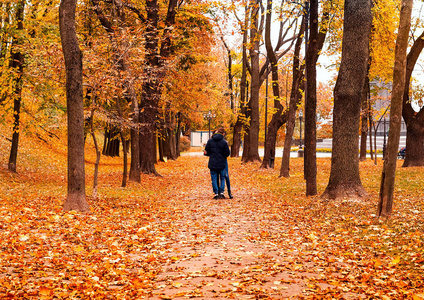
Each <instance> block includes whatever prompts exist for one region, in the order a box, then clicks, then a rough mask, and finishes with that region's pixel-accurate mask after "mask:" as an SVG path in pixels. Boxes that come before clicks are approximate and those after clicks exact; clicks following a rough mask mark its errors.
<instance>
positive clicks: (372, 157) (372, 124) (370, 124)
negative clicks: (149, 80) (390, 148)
mask: <svg viewBox="0 0 424 300" xmlns="http://www.w3.org/2000/svg"><path fill="white" fill-rule="evenodd" d="M369 100H370V99H368V123H369V128H370V155H371V160H372V159H374V151H373V149H374V148H373V146H372V129H373V127H374V121H373V116H372V111H371V110H372V108H371V101H369Z"/></svg>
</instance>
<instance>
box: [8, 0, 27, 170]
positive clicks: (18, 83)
mask: <svg viewBox="0 0 424 300" xmlns="http://www.w3.org/2000/svg"><path fill="white" fill-rule="evenodd" d="M24 8H25V1H19V2H18V4H17V7H16V21H17V27H16V28H17V30H18V32H21V33H22V31H23V29H24V25H23V20H24ZM21 40H22V37H20V36H19V34H18V33H16V34H15V35H14V36H13V39H12V47H11V52H12V53H11V64H10V65H11V67H12V69H13V70H15V71H16V73H17V74H16V75H15V79H14V88H13V99H14V100H13V118H14V122H13V135H12V147H11V149H10V156H9V165H8V168H9V170H10V171H12V172H16V163H17V157H18V145H19V131H20V130H19V117H20V114H21V100H22V73H23V70H24V55H23V54H22V53H21V51H20V50H18V49H19V44H20V41H21Z"/></svg>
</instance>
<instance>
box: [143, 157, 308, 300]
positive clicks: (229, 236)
mask: <svg viewBox="0 0 424 300" xmlns="http://www.w3.org/2000/svg"><path fill="white" fill-rule="evenodd" d="M199 161H201V160H199ZM241 175H242V174H239V175H238V176H241ZM238 176H237V174H235V176H234V175H233V176H231V166H230V178H231V180H232V190H233V194H234V196H235V198H234V199H228V198H227V199H224V200H213V199H212V191H211V187H210V178H209V174H208V172H207V171H206V172H204V171H202V170H201V168H199V169H197V168H196V170H191V171H187V176H186V178H187V186H190V187H192V188H189V190H187V191H186V198H185V199H186V200H185V201H184V200H183V201H181V200H179V199H181V197H180V196H181V195H176V194H175V193H181V189H171V190H170V191H169V192H168V194H167V198H168V199H177V200H175V201H172V204H171V203H170V208H171V209H175V210H176V211H178V213H182V215H181V216H180V217H179V218H177V220H176V221H175V222H174V223H173V224H172V226H174V228H175V231H174V232H173V235H172V236H169V240H172V241H173V242H172V243H168V244H167V248H168V253H167V254H168V257H169V259H168V260H167V262H166V263H164V264H163V265H162V272H161V273H159V274H158V278H157V285H156V287H155V289H154V291H153V295H154V296H153V297H151V298H149V299H186V298H200V299H227V298H233V299H259V298H266V299H285V298H288V297H291V296H294V295H300V294H302V291H303V290H305V288H306V282H305V280H304V278H306V277H310V276H316V274H312V273H309V272H307V270H306V269H305V266H300V265H296V264H291V262H293V257H294V256H295V255H296V252H297V250H296V248H295V247H291V245H290V244H291V243H292V242H291V241H292V240H293V238H296V236H297V235H298V234H301V233H296V229H293V228H291V225H290V224H289V223H287V227H286V233H284V232H281V222H282V220H283V219H284V211H285V210H286V211H288V209H284V206H285V204H284V202H282V201H278V200H277V199H273V196H272V195H269V194H267V193H266V191H263V190H259V189H258V188H256V187H254V186H252V183H250V182H246V178H242V177H238ZM267 198H268V200H273V201H263V200H265V199H267ZM264 203H271V205H266V206H265V207H264ZM278 204H279V205H278ZM272 205H277V206H272ZM172 207H173V208H172ZM274 225H278V226H274ZM276 228H278V230H277V229H276ZM289 232H292V233H291V234H290V235H289V234H288V233H289ZM270 235H279V237H280V239H281V237H283V236H286V238H287V245H286V247H284V248H285V249H283V248H282V247H281V245H277V244H274V243H272V242H270V241H269V240H268V239H263V238H269V237H270ZM296 268H297V269H298V270H296Z"/></svg>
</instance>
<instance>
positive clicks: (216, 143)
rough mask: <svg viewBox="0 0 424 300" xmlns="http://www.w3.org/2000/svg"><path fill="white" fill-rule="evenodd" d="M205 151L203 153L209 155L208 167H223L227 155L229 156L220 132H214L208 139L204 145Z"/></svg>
mask: <svg viewBox="0 0 424 300" xmlns="http://www.w3.org/2000/svg"><path fill="white" fill-rule="evenodd" d="M205 152H206V153H205V155H206V156H209V163H208V168H209V169H213V170H218V171H220V170H224V169H225V166H226V163H227V157H228V156H230V148H229V147H228V143H227V141H226V140H224V136H223V135H222V134H220V133H216V134H214V135H213V136H212V138H211V139H209V141H208V142H207V144H206V147H205Z"/></svg>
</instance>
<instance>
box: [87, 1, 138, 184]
mask: <svg viewBox="0 0 424 300" xmlns="http://www.w3.org/2000/svg"><path fill="white" fill-rule="evenodd" d="M91 1H92V3H93V5H94V10H95V12H96V14H97V17H98V19H99V21H100V23H101V24H102V25H103V28H104V29H105V30H106V32H107V33H108V36H109V39H110V41H111V44H112V49H113V53H114V55H113V60H114V67H115V68H116V69H117V70H118V72H117V73H118V74H119V76H120V82H121V85H122V90H123V91H125V92H124V98H125V100H126V101H127V102H128V103H131V112H132V114H131V119H132V122H131V123H132V126H131V166H130V174H129V181H134V182H140V181H141V178H140V149H139V145H140V143H139V135H138V125H139V124H138V116H139V108H138V100H137V96H136V92H135V87H134V83H133V78H132V76H133V75H132V70H131V68H130V62H129V51H128V49H129V44H130V42H129V41H128V35H127V31H128V21H127V19H126V14H125V11H124V4H123V3H122V1H120V0H114V1H113V13H112V14H109V13H105V12H104V11H103V8H102V6H101V5H100V1H99V0H91ZM131 8H132V10H133V11H134V12H135V13H136V15H137V16H138V17H139V20H140V21H141V22H143V23H144V22H145V19H144V17H143V15H142V14H141V13H140V12H139V11H138V10H136V8H134V7H131ZM109 15H112V16H113V17H108V16H109ZM117 101H119V99H117ZM121 131H122V130H121ZM117 141H118V144H119V140H117ZM118 153H119V149H118Z"/></svg>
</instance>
